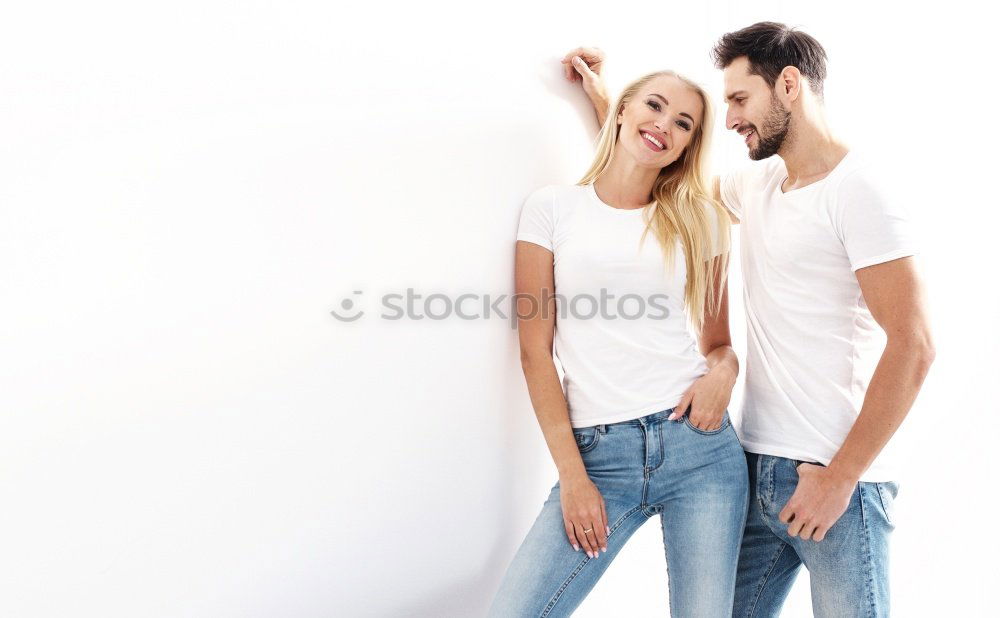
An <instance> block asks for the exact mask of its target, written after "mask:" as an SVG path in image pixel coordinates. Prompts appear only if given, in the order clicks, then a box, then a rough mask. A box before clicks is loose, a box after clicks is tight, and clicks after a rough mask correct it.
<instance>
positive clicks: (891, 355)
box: [778, 257, 934, 541]
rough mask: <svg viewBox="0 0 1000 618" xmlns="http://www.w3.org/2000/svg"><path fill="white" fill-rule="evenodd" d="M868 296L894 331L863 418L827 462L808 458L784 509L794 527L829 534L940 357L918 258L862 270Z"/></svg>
mask: <svg viewBox="0 0 1000 618" xmlns="http://www.w3.org/2000/svg"><path fill="white" fill-rule="evenodd" d="M855 276H856V277H857V279H858V284H859V285H860V286H861V293H862V295H863V296H864V299H865V303H866V304H867V305H868V308H869V309H870V310H871V312H872V316H873V317H874V318H875V321H876V322H878V324H879V326H881V327H882V329H883V330H884V331H885V333H886V346H885V350H883V352H882V358H881V359H880V360H879V363H878V366H877V367H876V368H875V373H874V374H873V375H872V379H871V382H870V383H869V385H868V391H867V393H866V394H865V400H864V403H863V405H862V407H861V412H860V414H859V415H858V418H857V419H856V420H855V421H854V425H853V426H852V427H851V431H850V432H849V433H848V434H847V438H846V439H845V440H844V443H843V444H842V445H841V447H840V449H839V450H838V451H837V454H836V455H835V456H834V457H833V459H832V460H831V461H830V465H829V466H827V467H826V468H823V467H821V466H815V465H812V464H801V465H800V466H799V468H798V470H799V484H798V487H797V488H796V490H795V493H794V494H793V495H792V498H791V499H790V500H789V501H788V504H787V505H785V508H784V509H782V511H781V513H779V515H778V517H779V519H780V520H781V521H782V522H784V523H790V524H791V525H790V526H789V528H788V533H789V534H790V535H792V536H801V537H802V538H804V539H809V538H813V539H815V540H817V541H821V540H823V537H824V536H825V535H826V532H827V530H829V529H830V527H831V526H833V524H835V523H836V522H837V520H838V519H840V516H841V515H843V514H844V511H845V510H846V509H847V505H848V503H849V501H850V498H851V495H853V493H854V488H855V485H856V484H857V482H858V479H859V478H860V477H861V475H862V474H863V473H864V472H865V470H867V469H868V466H870V465H871V463H872V462H873V461H874V460H875V457H876V456H877V455H878V454H879V452H881V450H882V448H883V447H885V445H886V443H888V442H889V439H890V438H891V437H892V435H893V434H894V433H895V432H896V429H898V428H899V425H900V424H901V423H902V422H903V419H904V418H905V417H906V415H907V413H908V412H909V411H910V408H911V406H912V405H913V402H914V400H915V399H916V397H917V393H918V392H919V390H920V387H921V385H922V384H923V382H924V378H925V377H926V375H927V372H928V370H929V369H930V366H931V363H932V362H933V361H934V344H933V341H932V339H931V332H930V325H929V320H928V317H927V309H926V301H925V299H924V291H923V285H922V284H921V281H920V277H919V275H918V274H917V269H916V264H915V262H914V259H913V258H912V257H905V258H900V259H897V260H892V261H889V262H884V263H882V264H876V265H874V266H868V267H866V268H860V269H858V270H857V271H856V272H855Z"/></svg>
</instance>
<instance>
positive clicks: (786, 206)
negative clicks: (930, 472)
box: [721, 152, 916, 481]
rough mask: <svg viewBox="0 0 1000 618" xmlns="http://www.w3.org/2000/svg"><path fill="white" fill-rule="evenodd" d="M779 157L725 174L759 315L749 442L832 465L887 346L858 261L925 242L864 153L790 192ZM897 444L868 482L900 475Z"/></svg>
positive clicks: (745, 430) (749, 391)
mask: <svg viewBox="0 0 1000 618" xmlns="http://www.w3.org/2000/svg"><path fill="white" fill-rule="evenodd" d="M786 178H787V173H786V169H785V164H784V161H783V160H782V159H781V158H780V157H778V156H774V157H770V158H769V159H765V160H764V161H761V162H759V163H757V164H754V165H752V166H749V167H747V168H746V169H744V170H741V171H739V172H736V173H733V174H729V175H727V176H724V177H723V178H722V181H721V190H722V199H723V203H724V204H725V206H726V207H727V208H729V209H730V210H731V211H732V212H733V214H735V215H736V216H737V217H739V219H740V223H741V225H740V228H741V230H740V234H741V236H740V245H741V249H740V256H741V261H742V262H743V285H744V291H743V297H744V302H745V305H746V316H747V348H748V349H747V363H746V364H747V367H746V391H745V394H744V402H743V413H742V415H741V419H740V422H739V423H738V424H737V431H738V435H739V437H740V441H741V442H742V443H743V447H744V448H745V449H746V450H748V451H750V452H753V453H760V454H767V455H776V456H779V457H788V458H791V459H798V460H802V461H818V462H820V463H822V464H824V465H827V464H829V463H830V460H831V459H832V458H833V456H834V455H835V454H836V452H837V450H839V448H840V446H841V445H842V444H843V442H844V439H845V438H846V437H847V433H848V432H849V431H850V430H851V427H852V426H853V424H854V421H855V420H856V419H857V416H858V413H859V412H860V410H861V404H862V401H863V399H864V395H865V390H866V389H867V387H868V383H869V381H870V380H871V376H872V373H873V372H874V371H875V365H876V364H877V363H878V360H879V358H880V357H881V354H882V350H883V348H884V347H885V334H884V332H883V331H882V329H881V328H880V327H879V325H878V324H877V323H876V322H875V320H874V318H872V314H871V312H870V311H869V310H868V306H867V305H866V304H865V301H864V298H863V297H862V295H861V288H860V286H859V285H858V280H857V277H856V275H855V273H854V271H856V270H858V269H859V268H864V267H865V266H871V265H873V264H879V263H882V262H888V261H890V260H895V259H898V258H901V257H905V256H909V255H913V254H915V253H916V242H915V239H914V238H913V237H912V234H911V229H910V225H909V222H908V219H907V215H906V213H905V211H904V210H903V209H902V208H901V207H900V205H899V204H897V203H895V202H892V201H889V200H888V199H886V198H885V197H884V196H883V195H882V193H881V192H880V190H879V178H878V176H877V175H876V174H875V173H874V172H873V171H872V169H871V168H870V167H869V166H868V165H866V164H865V163H864V161H863V160H861V159H859V158H858V157H857V155H856V154H854V153H853V152H848V154H847V155H846V156H845V157H844V158H843V159H842V160H841V161H840V163H839V164H838V165H837V166H836V167H835V168H834V169H833V171H832V172H830V174H829V175H827V176H826V177H825V178H823V179H822V180H819V181H818V182H814V183H812V184H810V185H807V186H805V187H802V188H800V189H794V190H791V191H788V192H785V193H783V192H782V191H781V184H782V182H783V181H784V180H785V179H786ZM892 459H893V457H892V449H890V448H888V447H887V448H886V449H885V450H884V451H883V452H882V453H880V454H879V456H878V457H877V458H876V459H875V461H874V462H873V463H872V465H871V466H870V467H869V469H868V470H867V471H866V472H865V473H864V474H863V475H862V477H861V480H862V481H890V480H895V476H896V470H895V468H894V464H893V463H892V461H891V460H892Z"/></svg>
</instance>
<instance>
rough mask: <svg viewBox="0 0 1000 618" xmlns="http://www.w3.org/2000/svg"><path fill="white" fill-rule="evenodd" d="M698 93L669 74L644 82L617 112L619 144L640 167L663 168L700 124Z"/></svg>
mask: <svg viewBox="0 0 1000 618" xmlns="http://www.w3.org/2000/svg"><path fill="white" fill-rule="evenodd" d="M702 112H703V106H702V103H701V97H700V96H698V93H697V92H695V91H694V90H692V89H691V87H690V86H688V85H687V84H685V83H684V82H682V81H681V80H679V79H677V78H676V77H674V76H672V75H661V76H659V77H656V78H654V79H653V80H651V81H650V82H649V83H648V84H646V85H645V86H643V87H642V88H641V89H640V90H639V92H638V93H637V94H636V96H634V97H633V98H632V100H631V101H629V102H628V103H627V104H625V107H624V109H623V110H622V113H620V114H618V123H619V124H620V125H621V130H620V131H619V133H618V144H617V147H618V148H624V149H625V151H626V152H628V153H629V154H631V155H632V157H633V158H634V159H635V161H636V163H637V164H638V165H640V166H643V167H654V168H657V169H660V168H664V167H666V166H668V165H670V164H671V163H673V162H674V161H676V160H677V159H679V158H680V156H681V155H682V154H683V153H684V149H685V148H687V145H688V144H689V143H690V142H691V138H692V137H694V132H695V130H696V129H697V128H698V127H699V126H700V125H701V120H702Z"/></svg>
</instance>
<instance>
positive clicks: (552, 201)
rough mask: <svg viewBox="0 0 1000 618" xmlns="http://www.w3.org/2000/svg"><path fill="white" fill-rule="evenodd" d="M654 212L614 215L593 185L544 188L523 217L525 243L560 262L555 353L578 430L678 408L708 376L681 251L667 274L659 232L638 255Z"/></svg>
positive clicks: (616, 211) (557, 264)
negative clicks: (693, 328)
mask: <svg viewBox="0 0 1000 618" xmlns="http://www.w3.org/2000/svg"><path fill="white" fill-rule="evenodd" d="M651 208H652V207H651V206H650V205H647V206H646V207H645V208H637V209H631V210H630V209H622V208H615V207H613V206H610V205H608V204H605V203H604V202H603V201H601V199H600V198H599V197H598V196H597V193H596V192H595V190H594V186H593V184H588V185H550V186H546V187H542V188H541V189H538V190H536V191H535V192H533V193H532V194H531V195H530V196H529V197H528V198H527V200H526V201H525V203H524V206H523V208H522V210H521V217H520V222H519V224H518V230H517V240H524V241H528V242H531V243H534V244H537V245H540V246H542V247H545V248H546V249H548V250H549V251H551V252H552V253H553V269H554V275H555V288H556V289H555V293H556V295H557V297H556V305H557V314H556V327H555V335H554V340H555V341H554V349H555V355H556V357H557V358H558V359H559V362H560V363H561V364H562V367H563V372H564V375H563V384H562V386H563V392H564V394H565V396H566V401H567V405H568V407H569V414H570V424H571V425H572V426H573V427H588V426H591V425H599V424H602V423H616V422H619V421H625V420H630V419H634V418H639V417H641V416H645V415H647V414H652V413H654V412H659V411H661V410H666V409H669V408H673V407H675V406H676V405H677V404H678V403H680V399H681V396H682V395H683V394H684V391H686V390H687V389H688V387H690V386H691V384H692V383H693V382H694V381H695V380H696V379H698V378H699V377H701V376H702V375H704V374H705V373H706V372H707V366H706V364H705V358H704V356H702V354H701V352H700V350H699V349H698V345H697V342H696V341H695V339H694V337H693V336H692V334H691V332H690V331H689V329H688V322H687V315H686V312H685V310H684V286H685V283H686V281H687V274H686V269H685V260H684V253H683V251H681V250H680V244H679V243H678V245H677V250H676V253H675V255H674V262H673V267H672V272H669V273H668V272H667V268H666V266H665V264H664V260H663V253H662V250H661V249H660V244H659V241H657V239H656V236H655V234H654V233H653V232H652V230H650V232H649V233H648V234H647V235H646V238H645V240H644V242H643V244H642V247H640V245H639V240H640V238H641V236H642V232H643V230H644V229H645V226H646V223H645V219H644V213H645V212H649V211H651ZM719 231H720V230H713V233H714V234H716V236H715V238H714V239H713V242H715V245H714V246H715V247H718V246H719V245H718V236H717V234H718V233H719ZM723 233H728V230H724V231H723ZM602 291H603V295H602ZM602 299H603V300H602ZM602 307H603V310H602Z"/></svg>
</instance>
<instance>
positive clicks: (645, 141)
mask: <svg viewBox="0 0 1000 618" xmlns="http://www.w3.org/2000/svg"><path fill="white" fill-rule="evenodd" d="M646 135H647V133H646V132H645V131H639V137H641V138H642V143H643V144H646V148H649V149H650V150H652V151H653V152H662V151H663V150H665V149H666V147H660V146H657V145H656V144H654V143H653V142H651V141H650V140H649V138H648V137H646ZM657 141H659V140H657Z"/></svg>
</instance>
